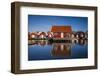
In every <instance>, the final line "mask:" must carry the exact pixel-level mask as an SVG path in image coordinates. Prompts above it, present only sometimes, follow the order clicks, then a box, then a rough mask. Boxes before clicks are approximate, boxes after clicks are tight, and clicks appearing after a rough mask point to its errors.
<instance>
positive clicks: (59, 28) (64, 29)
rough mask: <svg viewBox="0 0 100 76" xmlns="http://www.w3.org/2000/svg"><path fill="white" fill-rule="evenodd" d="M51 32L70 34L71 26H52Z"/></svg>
mask: <svg viewBox="0 0 100 76" xmlns="http://www.w3.org/2000/svg"><path fill="white" fill-rule="evenodd" d="M51 32H72V28H71V26H52V28H51Z"/></svg>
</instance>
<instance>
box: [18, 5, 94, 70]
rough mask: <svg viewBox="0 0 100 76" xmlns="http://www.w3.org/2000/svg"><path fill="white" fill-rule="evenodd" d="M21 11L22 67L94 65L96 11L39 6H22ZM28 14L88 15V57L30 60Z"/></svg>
mask: <svg viewBox="0 0 100 76" xmlns="http://www.w3.org/2000/svg"><path fill="white" fill-rule="evenodd" d="M20 11H21V12H20V19H21V21H20V33H21V34H20V69H22V70H25V69H42V68H57V67H75V66H77V67H78V66H91V65H94V11H92V10H91V11H90V10H89V11H88V10H85V11H84V10H76V9H75V10H73V9H53V8H38V7H21V9H20ZM28 14H34V15H56V16H81V17H88V58H87V59H64V60H44V61H28V56H27V55H28V50H27V48H28V45H27V44H28V36H27V35H28V26H27V24H28V21H27V20H28ZM59 63H60V64H59ZM73 64H74V65H73Z"/></svg>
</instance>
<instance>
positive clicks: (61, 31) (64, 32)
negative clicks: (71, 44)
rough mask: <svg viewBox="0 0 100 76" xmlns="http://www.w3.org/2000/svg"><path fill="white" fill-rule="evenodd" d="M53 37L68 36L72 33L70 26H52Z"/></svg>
mask: <svg viewBox="0 0 100 76" xmlns="http://www.w3.org/2000/svg"><path fill="white" fill-rule="evenodd" d="M51 32H53V35H54V38H70V37H71V33H72V28H71V26H52V28H51Z"/></svg>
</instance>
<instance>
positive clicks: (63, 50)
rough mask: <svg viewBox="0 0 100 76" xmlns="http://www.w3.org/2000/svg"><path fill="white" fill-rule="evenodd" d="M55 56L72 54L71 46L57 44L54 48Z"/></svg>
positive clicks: (53, 53)
mask: <svg viewBox="0 0 100 76" xmlns="http://www.w3.org/2000/svg"><path fill="white" fill-rule="evenodd" d="M52 55H53V56H70V55H71V46H70V45H67V44H55V45H54V47H53V50H52Z"/></svg>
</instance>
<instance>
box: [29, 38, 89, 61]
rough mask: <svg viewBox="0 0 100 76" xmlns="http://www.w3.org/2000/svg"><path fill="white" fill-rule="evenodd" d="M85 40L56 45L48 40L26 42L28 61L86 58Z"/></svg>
mask: <svg viewBox="0 0 100 76" xmlns="http://www.w3.org/2000/svg"><path fill="white" fill-rule="evenodd" d="M87 47H88V46H87V40H82V39H80V40H72V41H70V42H67V43H66V42H65V43H58V42H53V43H52V42H49V41H48V40H29V41H28V60H51V59H74V58H87V57H88V51H87Z"/></svg>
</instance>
